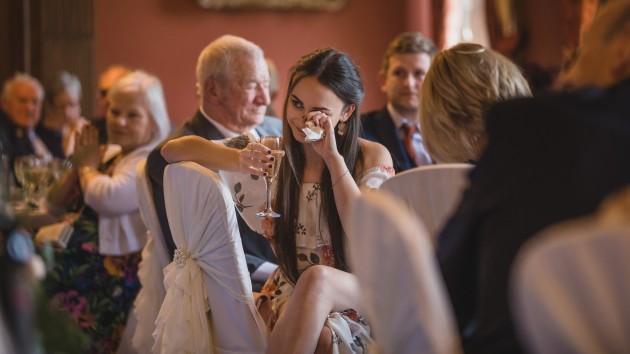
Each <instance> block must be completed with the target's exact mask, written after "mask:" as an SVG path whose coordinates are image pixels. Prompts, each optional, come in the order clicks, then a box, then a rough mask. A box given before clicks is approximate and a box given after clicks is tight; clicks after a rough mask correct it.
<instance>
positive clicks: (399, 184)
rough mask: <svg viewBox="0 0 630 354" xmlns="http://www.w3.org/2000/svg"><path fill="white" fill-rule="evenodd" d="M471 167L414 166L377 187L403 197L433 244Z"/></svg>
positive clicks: (462, 188)
mask: <svg viewBox="0 0 630 354" xmlns="http://www.w3.org/2000/svg"><path fill="white" fill-rule="evenodd" d="M472 168H473V165H470V164H466V163H444V164H438V165H431V166H422V167H416V168H413V169H410V170H407V171H405V172H402V173H399V174H397V175H395V176H394V177H392V178H390V179H388V180H386V181H385V182H383V184H382V185H381V187H380V189H379V190H381V191H386V192H389V193H391V194H393V195H395V196H396V197H398V198H400V199H402V200H403V201H404V202H405V204H406V205H407V206H408V207H409V208H410V210H411V211H412V212H413V213H415V214H416V215H418V216H419V217H420V220H422V222H424V226H425V227H426V229H427V231H428V232H429V235H430V236H431V239H432V240H433V243H434V244H435V241H436V237H437V234H438V233H439V232H440V230H441V229H442V227H443V226H444V224H445V223H446V221H447V220H448V218H449V217H450V215H451V214H452V213H453V211H454V210H455V208H456V207H457V204H458V203H459V201H460V200H461V196H462V192H463V190H464V188H466V185H467V178H466V176H467V174H468V172H469V171H470V170H471V169H472Z"/></svg>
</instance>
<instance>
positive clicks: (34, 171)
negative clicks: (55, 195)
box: [14, 155, 52, 207]
mask: <svg viewBox="0 0 630 354" xmlns="http://www.w3.org/2000/svg"><path fill="white" fill-rule="evenodd" d="M14 170H15V176H16V177H17V179H18V181H19V182H20V184H21V185H22V189H24V192H25V199H26V202H27V205H29V206H31V207H37V206H38V205H39V203H38V200H37V199H38V198H37V195H36V192H37V191H38V189H39V188H41V187H42V186H43V185H47V184H48V181H49V180H50V179H51V175H52V172H51V170H50V165H49V161H48V160H47V159H45V158H42V157H40V156H36V155H27V156H18V157H16V158H15V169H14Z"/></svg>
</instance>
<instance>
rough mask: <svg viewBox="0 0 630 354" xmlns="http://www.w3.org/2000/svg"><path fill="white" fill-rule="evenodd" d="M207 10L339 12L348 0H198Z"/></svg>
mask: <svg viewBox="0 0 630 354" xmlns="http://www.w3.org/2000/svg"><path fill="white" fill-rule="evenodd" d="M197 2H198V3H199V5H200V6H201V7H203V8H204V9H207V10H229V9H232V10H234V9H270V10H312V11H337V10H340V9H341V8H342V7H343V6H344V5H345V4H346V2H347V0H197Z"/></svg>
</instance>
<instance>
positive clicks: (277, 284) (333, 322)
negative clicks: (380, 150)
mask: <svg viewBox="0 0 630 354" xmlns="http://www.w3.org/2000/svg"><path fill="white" fill-rule="evenodd" d="M393 174H394V170H393V168H391V167H386V166H378V167H373V168H371V169H369V170H367V171H366V172H364V173H363V175H362V176H360V177H359V182H358V185H359V186H367V187H368V188H371V189H377V188H378V187H379V186H380V184H381V183H382V182H383V181H384V180H386V179H387V178H389V177H391V176H392V175H393ZM221 176H222V178H223V179H224V181H225V182H226V184H227V185H228V187H229V188H230V190H231V191H232V193H233V198H234V200H235V203H236V204H237V206H239V208H238V209H239V211H240V212H241V214H242V215H243V218H244V219H245V220H246V221H247V223H248V225H249V226H250V227H251V228H252V229H254V230H256V231H257V232H259V233H260V234H263V235H265V234H266V233H268V230H269V229H270V226H269V225H265V224H264V222H263V223H261V220H264V219H261V218H258V217H256V216H254V214H255V213H256V212H257V211H258V210H257V208H256V207H254V206H257V205H263V201H264V193H263V192H260V191H258V190H260V189H262V190H264V184H263V183H262V181H260V180H257V178H254V179H252V178H250V176H248V175H244V174H240V173H229V172H223V171H222V172H221ZM299 201H300V212H299V215H298V218H297V225H296V230H295V238H296V247H297V258H298V270H299V271H300V273H301V272H303V271H304V270H306V269H307V268H308V267H310V266H312V265H326V266H330V267H334V266H335V261H334V256H333V251H332V243H331V238H330V232H329V230H328V223H327V221H326V220H325V216H324V215H323V213H322V208H321V196H320V184H319V183H303V184H302V190H301V192H300V200H299ZM294 287H295V285H294V284H293V283H291V282H290V281H289V280H288V279H287V278H286V277H285V275H284V274H283V273H282V271H281V270H280V268H277V269H276V270H275V271H274V272H273V273H272V275H271V276H270V277H269V279H268V280H267V282H266V283H265V285H264V286H263V289H262V291H261V292H262V294H263V295H267V296H268V297H269V298H270V299H271V311H272V315H271V316H272V319H271V320H270V327H271V328H270V329H272V327H273V325H274V324H275V319H277V317H278V315H279V312H280V311H281V309H282V307H283V306H284V305H286V303H287V302H288V301H289V299H290V298H291V296H292V295H293V289H294ZM327 325H328V326H329V327H330V328H331V329H332V331H333V343H334V349H333V352H334V353H365V351H366V349H367V348H366V347H367V344H369V343H370V342H372V339H371V337H370V329H369V326H368V325H367V323H366V321H365V319H364V318H363V317H362V316H361V315H360V314H358V313H357V312H356V311H355V310H353V309H348V310H345V311H341V312H333V313H331V314H329V316H328V319H327Z"/></svg>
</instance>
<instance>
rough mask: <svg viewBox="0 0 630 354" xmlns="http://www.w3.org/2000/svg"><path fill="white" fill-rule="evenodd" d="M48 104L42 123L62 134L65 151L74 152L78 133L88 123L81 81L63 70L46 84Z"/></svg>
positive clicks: (65, 153) (70, 153) (66, 154)
mask: <svg viewBox="0 0 630 354" xmlns="http://www.w3.org/2000/svg"><path fill="white" fill-rule="evenodd" d="M45 102H46V105H45V107H44V119H43V120H42V123H41V124H42V125H43V126H44V127H46V128H48V129H52V130H54V131H56V132H58V133H59V134H61V142H62V147H63V152H64V155H65V156H66V157H69V156H71V155H72V153H73V152H74V145H75V138H76V134H77V133H78V132H80V131H81V129H82V128H83V127H84V126H85V125H86V124H88V121H87V119H85V118H83V117H82V116H81V81H79V78H78V77H76V76H75V75H73V74H70V73H69V72H67V71H61V72H59V73H58V74H57V75H55V77H54V78H53V79H52V80H51V81H50V82H48V84H47V85H46V99H45Z"/></svg>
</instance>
